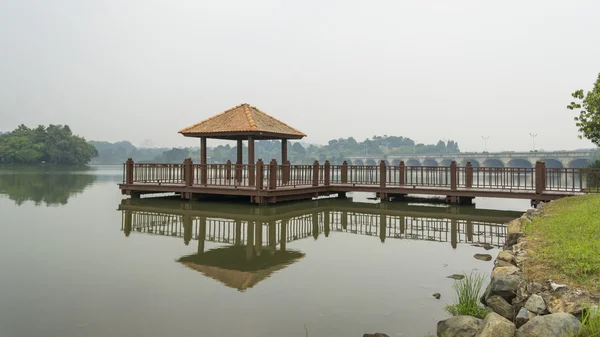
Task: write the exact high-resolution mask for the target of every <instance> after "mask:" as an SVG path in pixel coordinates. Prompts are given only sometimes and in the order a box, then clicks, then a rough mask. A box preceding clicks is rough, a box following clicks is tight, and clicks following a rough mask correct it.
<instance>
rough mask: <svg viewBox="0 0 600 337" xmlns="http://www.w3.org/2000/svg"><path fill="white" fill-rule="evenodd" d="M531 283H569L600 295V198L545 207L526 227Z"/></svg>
mask: <svg viewBox="0 0 600 337" xmlns="http://www.w3.org/2000/svg"><path fill="white" fill-rule="evenodd" d="M525 232H526V233H528V234H529V238H528V243H529V244H528V251H529V253H530V255H531V258H530V260H528V261H527V263H526V265H525V268H524V272H525V274H526V275H527V277H528V278H529V279H530V280H536V281H546V280H548V279H549V278H550V279H552V280H553V281H554V282H557V283H566V284H569V285H571V286H574V287H579V288H582V289H584V290H586V291H589V292H591V293H594V294H600V195H585V196H578V197H569V198H563V199H560V200H557V201H554V202H552V203H549V204H546V205H545V206H544V212H543V216H541V217H537V218H536V219H534V221H533V223H531V224H530V225H528V226H526V227H525Z"/></svg>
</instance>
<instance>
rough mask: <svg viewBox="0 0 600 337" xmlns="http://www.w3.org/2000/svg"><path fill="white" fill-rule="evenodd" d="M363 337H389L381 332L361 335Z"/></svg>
mask: <svg viewBox="0 0 600 337" xmlns="http://www.w3.org/2000/svg"><path fill="white" fill-rule="evenodd" d="M363 337H390V336H388V335H386V334H384V333H381V332H376V333H366V334H364V335H363Z"/></svg>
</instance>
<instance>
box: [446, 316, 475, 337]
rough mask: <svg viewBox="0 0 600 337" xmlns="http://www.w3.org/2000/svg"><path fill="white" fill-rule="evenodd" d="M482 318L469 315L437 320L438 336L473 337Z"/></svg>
mask: <svg viewBox="0 0 600 337" xmlns="http://www.w3.org/2000/svg"><path fill="white" fill-rule="evenodd" d="M482 324H483V320H481V319H479V318H475V317H471V316H454V317H450V318H448V319H446V320H443V321H439V322H438V324H437V334H438V336H448V337H452V336H461V337H474V336H475V335H476V334H477V332H478V331H479V328H481V325H482Z"/></svg>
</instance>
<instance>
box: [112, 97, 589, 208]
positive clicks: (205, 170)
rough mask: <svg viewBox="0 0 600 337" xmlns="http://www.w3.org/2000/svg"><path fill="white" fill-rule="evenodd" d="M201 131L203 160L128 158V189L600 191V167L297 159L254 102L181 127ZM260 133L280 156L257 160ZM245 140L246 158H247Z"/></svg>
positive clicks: (466, 200) (469, 195)
mask: <svg viewBox="0 0 600 337" xmlns="http://www.w3.org/2000/svg"><path fill="white" fill-rule="evenodd" d="M179 133H181V134H182V135H183V136H185V137H194V138H200V163H199V164H195V163H193V162H192V160H191V159H189V158H188V159H186V160H185V161H184V162H183V163H181V164H140V163H134V162H133V160H131V159H129V160H128V161H127V163H125V164H124V168H123V183H122V184H120V185H119V188H120V189H121V191H122V193H123V194H126V195H130V196H132V197H139V196H140V195H142V194H152V193H177V194H179V195H181V197H182V198H184V199H194V198H197V197H202V196H232V197H233V196H237V197H246V198H248V199H249V200H250V201H251V202H252V203H256V204H273V203H277V202H281V201H288V200H299V199H311V198H316V197H320V196H327V195H331V194H337V195H340V196H343V195H344V194H345V193H347V192H374V193H376V194H377V196H378V197H380V198H381V199H382V200H388V199H389V198H398V197H402V196H405V195H408V194H420V195H439V196H445V197H446V198H447V201H448V202H451V203H459V204H470V203H471V201H472V199H473V198H474V197H495V198H520V199H530V200H532V201H533V202H539V201H548V200H553V199H558V198H562V197H565V196H571V195H578V194H583V193H597V192H600V189H599V186H600V179H599V176H600V170H598V169H573V168H559V169H555V168H546V165H545V164H544V163H543V162H541V161H540V162H537V163H536V165H535V167H534V168H512V167H473V166H472V165H471V164H470V163H467V164H466V165H465V166H457V164H456V162H452V163H451V164H450V166H408V165H405V164H404V162H401V163H400V165H395V166H388V165H387V164H386V162H385V161H381V163H380V164H379V165H370V166H369V165H348V163H347V162H345V161H344V162H343V164H341V165H334V164H330V163H329V162H328V161H326V162H325V163H319V162H318V161H315V162H314V164H312V165H291V164H290V162H289V161H288V148H287V144H288V142H287V141H288V139H302V138H303V137H305V136H306V135H305V134H304V133H302V132H301V131H299V130H297V129H294V128H292V127H291V126H289V125H287V124H285V123H283V122H281V121H279V120H277V119H276V118H274V117H272V116H270V115H267V114H266V113H264V112H262V111H260V110H259V109H257V108H255V107H253V106H250V105H248V104H241V105H238V106H236V107H233V108H231V109H229V110H226V111H225V112H222V113H220V114H217V115H215V116H213V117H211V118H208V119H206V120H204V121H202V122H200V123H197V124H194V125H192V126H189V127H187V128H184V129H182V130H180V131H179ZM208 138H213V139H221V140H231V141H236V142H237V146H236V152H237V159H236V162H235V163H231V161H228V162H227V163H225V164H208V162H207V143H206V141H207V139H208ZM255 140H280V141H281V161H282V162H281V163H277V161H276V160H275V159H273V160H271V161H270V162H263V161H262V160H261V159H258V161H255V159H254V155H255V153H254V142H255ZM244 141H246V142H247V149H248V155H247V158H248V159H247V161H248V162H247V163H246V164H244V163H243V162H242V159H243V156H242V154H243V153H242V149H243V147H244V146H243V142H244Z"/></svg>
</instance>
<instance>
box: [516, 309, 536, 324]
mask: <svg viewBox="0 0 600 337" xmlns="http://www.w3.org/2000/svg"><path fill="white" fill-rule="evenodd" d="M535 316H537V315H536V314H534V313H532V312H530V311H529V310H527V309H526V308H521V310H519V313H518V314H517V317H515V323H516V324H517V328H520V327H521V326H522V325H523V324H525V323H527V322H529V320H530V319H532V318H534V317H535Z"/></svg>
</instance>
